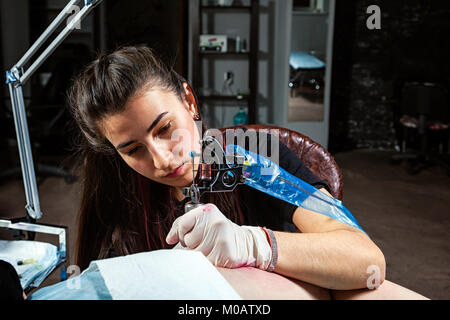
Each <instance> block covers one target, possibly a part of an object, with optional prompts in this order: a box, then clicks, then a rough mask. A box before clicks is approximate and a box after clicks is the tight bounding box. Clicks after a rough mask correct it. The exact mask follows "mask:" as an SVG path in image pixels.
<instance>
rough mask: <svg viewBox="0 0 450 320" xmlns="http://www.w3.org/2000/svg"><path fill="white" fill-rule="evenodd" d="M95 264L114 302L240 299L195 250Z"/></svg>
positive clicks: (134, 256) (218, 273)
mask: <svg viewBox="0 0 450 320" xmlns="http://www.w3.org/2000/svg"><path fill="white" fill-rule="evenodd" d="M92 263H95V264H96V265H97V266H98V268H99V270H100V273H101V275H102V277H103V279H104V281H105V284H106V286H107V287H108V290H109V292H110V294H111V296H112V298H113V299H114V300H131V299H135V300H147V299H148V300H160V299H163V300H180V299H182V300H186V299H187V300H198V299H202V300H241V299H242V298H241V297H240V296H239V295H238V294H237V292H236V291H235V290H234V289H233V288H232V287H231V285H230V284H229V283H228V282H227V281H226V280H225V278H224V277H223V276H222V275H221V274H220V272H219V271H217V269H216V268H215V267H214V266H213V265H212V264H211V262H209V261H208V259H206V257H205V256H204V255H203V254H202V253H200V252H196V251H188V250H176V249H172V250H157V251H151V252H144V253H138V254H133V255H128V256H123V257H117V258H111V259H106V260H97V261H94V262H92Z"/></svg>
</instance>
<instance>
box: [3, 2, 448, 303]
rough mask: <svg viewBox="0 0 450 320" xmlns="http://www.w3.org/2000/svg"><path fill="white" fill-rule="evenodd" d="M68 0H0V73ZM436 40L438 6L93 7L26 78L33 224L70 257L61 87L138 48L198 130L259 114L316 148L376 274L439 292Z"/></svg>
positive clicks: (443, 171) (256, 119) (6, 188)
mask: <svg viewBox="0 0 450 320" xmlns="http://www.w3.org/2000/svg"><path fill="white" fill-rule="evenodd" d="M67 3H68V1H63V0H14V1H13V0H1V1H0V67H1V68H0V69H2V70H3V71H6V70H9V69H10V68H12V67H13V66H14V64H15V63H16V62H17V61H18V60H19V59H20V58H21V57H22V56H23V55H24V53H25V52H26V51H27V49H28V48H29V47H30V46H31V45H32V44H33V43H34V41H36V39H37V38H38V37H39V36H40V34H41V33H42V32H43V31H44V30H45V28H46V27H47V26H48V25H49V24H50V23H51V21H52V20H53V19H54V18H55V17H56V15H57V14H58V13H59V12H60V10H61V9H62V8H64V7H65V6H66V4H67ZM373 5H375V6H376V7H375V8H374V7H373ZM371 6H372V7H371ZM369 7H371V10H368V8H369ZM76 11H77V8H74V13H76ZM62 27H63V26H62ZM62 27H61V29H62ZM449 34H450V3H449V2H448V1H444V0H442V1H441V0H433V1H423V0H405V1H387V0H379V1H376V0H373V1H368V0H360V1H349V0H346V1H344V0H286V1H285V0H283V1H282V0H259V1H257V0H229V1H226V0H214V1H210V0H209V1H207V0H166V1H163V0H127V1H125V0H106V1H103V2H102V3H101V4H100V5H99V6H98V7H96V8H95V9H94V10H93V11H92V12H91V13H90V15H89V16H88V17H86V18H85V19H84V20H83V21H82V22H81V25H80V28H79V29H76V30H74V31H73V32H72V33H71V34H70V35H69V37H68V38H67V39H66V40H65V41H64V42H63V43H62V44H61V45H60V46H59V47H58V48H57V49H56V50H55V52H54V53H53V54H52V55H51V56H50V57H49V58H48V59H47V60H46V62H45V63H44V64H43V65H42V66H41V67H40V68H39V69H38V70H37V72H35V74H34V75H33V76H32V77H31V78H30V80H29V81H28V82H27V83H26V85H25V86H24V99H25V105H26V110H27V121H28V126H29V134H30V140H31V146H32V153H33V160H34V163H35V168H36V177H37V181H38V186H39V196H40V201H41V209H42V212H43V213H44V216H43V218H42V219H41V220H40V221H39V222H43V223H49V224H56V225H65V226H68V228H69V229H68V230H69V233H68V237H69V243H68V253H69V264H70V263H74V260H73V258H74V257H73V253H74V252H73V249H74V242H75V240H76V239H75V236H76V230H77V225H76V221H77V213H78V212H77V210H78V204H79V200H80V185H79V181H78V180H77V177H76V176H71V175H69V174H68V170H69V169H70V167H71V160H70V155H71V154H72V153H73V149H72V148H73V144H72V134H71V132H72V131H71V128H72V127H71V121H70V120H71V119H70V115H69V114H68V112H67V105H66V99H65V94H66V90H67V88H68V86H69V85H70V82H71V79H72V78H73V77H74V76H75V75H76V74H77V72H79V71H80V69H81V68H82V67H83V66H84V65H85V64H87V63H88V62H89V61H91V60H93V59H95V58H96V56H97V55H98V54H99V53H101V52H108V51H111V50H114V49H115V48H117V47H118V46H121V45H133V44H146V45H148V46H150V47H152V48H154V49H155V50H156V51H157V52H158V54H159V55H160V56H161V58H162V59H163V60H164V61H165V62H166V63H167V64H169V65H171V66H173V67H174V68H175V69H176V70H177V71H178V72H179V73H180V74H181V75H183V76H184V77H185V78H186V79H188V80H189V82H190V84H191V85H192V87H193V88H194V91H195V92H196V93H197V96H198V99H199V105H200V108H201V111H202V114H203V115H204V117H203V119H204V121H206V122H207V125H208V126H209V127H216V128H222V127H228V126H232V125H235V124H239V123H250V124H253V123H256V124H268V125H271V124H272V125H276V126H281V127H285V128H289V129H291V130H295V131H298V132H300V133H303V134H305V135H307V136H309V137H310V138H312V139H313V140H315V141H316V142H318V143H320V144H321V145H322V146H323V147H324V148H326V149H327V150H328V151H329V152H330V153H331V154H332V155H333V156H334V158H335V160H336V162H337V164H338V165H339V167H340V169H341V171H342V174H343V181H344V189H343V191H344V199H343V201H344V204H346V206H347V208H349V209H350V211H351V212H352V213H353V215H354V216H355V217H356V219H357V220H358V222H359V224H360V225H361V226H362V227H363V228H364V230H365V231H366V232H367V233H368V234H369V235H370V236H371V237H372V239H373V240H374V242H375V243H376V244H377V245H378V246H379V247H380V248H381V249H382V251H383V252H384V253H385V256H386V260H387V265H388V268H387V279H388V280H390V281H393V282H395V283H398V284H400V285H403V286H405V287H407V288H409V289H411V290H414V291H417V292H419V293H421V294H423V295H425V296H427V297H429V298H432V299H449V298H450V272H449V271H448V270H449V266H450V234H449V230H450V218H449V215H450V210H449V209H450V181H449V176H450V167H449V165H450V161H449V130H448V125H449V119H448V111H449V97H448V92H449V89H450V67H449V60H450V59H449V57H450V48H449V46H450V45H449V43H450V42H449V41H448V35H449ZM446 39H447V40H446ZM50 41H51V39H50V40H49V41H48V42H47V45H48V44H49V43H50ZM44 48H45V45H44V46H43V48H42V49H41V50H40V52H42V50H43V49H44ZM2 83H5V82H2ZM0 95H1V100H0V154H1V157H0V217H3V218H12V217H23V216H25V214H26V211H25V209H24V205H25V203H26V200H25V194H24V188H23V182H22V175H21V170H20V160H19V153H18V148H17V139H16V134H15V128H14V120H13V114H12V110H11V103H10V97H9V91H8V87H7V85H5V84H3V85H2V89H1V90H0ZM9 237H10V234H9V233H8V232H6V231H5V230H0V238H1V239H7V238H9ZM36 239H37V240H42V241H53V240H52V239H51V238H50V237H48V236H40V235H38V236H37V237H36ZM56 281H58V275H52V276H51V277H49V279H48V280H47V281H46V283H45V284H51V283H54V282H56Z"/></svg>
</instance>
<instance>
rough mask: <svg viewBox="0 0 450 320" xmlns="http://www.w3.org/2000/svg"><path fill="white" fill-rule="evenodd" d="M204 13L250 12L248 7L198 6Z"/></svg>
mask: <svg viewBox="0 0 450 320" xmlns="http://www.w3.org/2000/svg"><path fill="white" fill-rule="evenodd" d="M200 9H201V10H204V11H248V12H249V11H251V10H252V7H250V6H200Z"/></svg>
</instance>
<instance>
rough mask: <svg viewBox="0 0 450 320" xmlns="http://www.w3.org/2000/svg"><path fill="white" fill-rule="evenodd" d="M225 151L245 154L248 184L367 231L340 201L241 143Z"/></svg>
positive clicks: (230, 153)
mask: <svg viewBox="0 0 450 320" xmlns="http://www.w3.org/2000/svg"><path fill="white" fill-rule="evenodd" d="M226 153H227V154H228V155H240V156H244V158H245V161H246V162H245V164H246V166H245V167H244V171H243V174H244V176H245V177H246V180H245V184H246V185H248V186H250V187H252V188H254V189H257V190H260V191H262V192H264V193H266V194H269V195H271V196H273V197H276V198H278V199H281V200H284V201H286V202H289V203H291V204H293V205H296V206H298V207H302V208H304V209H307V210H311V211H314V212H318V213H321V214H323V215H326V216H327V217H330V218H332V219H335V220H338V221H340V222H343V223H346V224H348V225H350V226H352V227H355V228H358V229H360V230H361V231H363V232H364V233H365V231H364V230H363V229H362V228H361V227H360V226H359V224H358V222H357V221H356V219H355V218H354V217H353V216H352V214H351V213H350V211H349V210H348V209H347V208H345V206H344V205H343V204H342V202H341V201H339V200H337V199H335V198H333V197H330V196H329V195H327V194H326V193H324V192H322V191H319V190H318V189H316V188H314V187H313V186H311V185H310V184H308V183H306V182H304V181H303V180H302V179H300V178H298V177H296V176H293V175H291V174H290V173H288V172H287V171H285V170H284V169H283V168H280V167H279V166H278V165H277V164H275V163H274V162H273V161H271V160H269V159H267V158H265V157H263V156H261V155H259V154H255V153H253V152H251V151H248V150H246V149H244V148H242V147H241V146H239V145H227V147H226Z"/></svg>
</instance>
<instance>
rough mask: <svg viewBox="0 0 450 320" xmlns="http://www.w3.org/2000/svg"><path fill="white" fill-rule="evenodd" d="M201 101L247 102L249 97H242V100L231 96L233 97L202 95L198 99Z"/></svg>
mask: <svg viewBox="0 0 450 320" xmlns="http://www.w3.org/2000/svg"><path fill="white" fill-rule="evenodd" d="M198 98H199V100H202V101H213V100H224V101H247V100H248V96H242V97H241V98H238V97H237V96H231V95H228V96H227V95H210V96H204V95H201V96H199V97H198Z"/></svg>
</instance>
